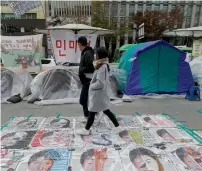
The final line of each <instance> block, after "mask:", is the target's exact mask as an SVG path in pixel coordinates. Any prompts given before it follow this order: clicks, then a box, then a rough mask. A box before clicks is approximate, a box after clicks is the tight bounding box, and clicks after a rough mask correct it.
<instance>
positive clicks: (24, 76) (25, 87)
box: [1, 68, 33, 103]
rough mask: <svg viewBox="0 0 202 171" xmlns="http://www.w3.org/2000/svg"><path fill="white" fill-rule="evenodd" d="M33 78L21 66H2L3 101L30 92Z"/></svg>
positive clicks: (26, 94) (23, 95)
mask: <svg viewBox="0 0 202 171" xmlns="http://www.w3.org/2000/svg"><path fill="white" fill-rule="evenodd" d="M32 80H33V78H32V76H31V75H30V74H29V72H27V71H25V70H23V69H20V68H1V102H2V103H4V102H7V100H8V99H9V98H10V97H13V96H15V95H20V97H21V98H23V97H25V96H28V95H29V94H30V92H31V91H30V84H31V82H32Z"/></svg>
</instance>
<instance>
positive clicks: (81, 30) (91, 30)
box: [35, 24, 114, 35]
mask: <svg viewBox="0 0 202 171" xmlns="http://www.w3.org/2000/svg"><path fill="white" fill-rule="evenodd" d="M48 30H67V31H69V32H73V33H75V34H98V35H105V34H113V33H114V31H111V30H108V29H104V28H100V27H92V26H88V25H85V24H66V25H63V26H54V27H48V28H46V29H45V30H35V32H37V33H43V34H48Z"/></svg>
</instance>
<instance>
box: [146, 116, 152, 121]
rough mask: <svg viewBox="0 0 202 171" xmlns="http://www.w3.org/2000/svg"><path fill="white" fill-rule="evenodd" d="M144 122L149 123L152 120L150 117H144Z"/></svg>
mask: <svg viewBox="0 0 202 171" xmlns="http://www.w3.org/2000/svg"><path fill="white" fill-rule="evenodd" d="M144 120H145V121H146V122H148V121H150V120H152V119H151V118H150V117H148V116H147V117H144Z"/></svg>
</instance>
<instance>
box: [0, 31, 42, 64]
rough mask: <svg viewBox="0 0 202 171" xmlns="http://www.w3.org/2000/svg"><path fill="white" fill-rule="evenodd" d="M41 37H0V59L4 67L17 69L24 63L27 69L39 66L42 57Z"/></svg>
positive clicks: (40, 35) (39, 35)
mask: <svg viewBox="0 0 202 171" xmlns="http://www.w3.org/2000/svg"><path fill="white" fill-rule="evenodd" d="M42 39H43V35H42V34H38V35H29V36H1V58H2V59H3V64H4V66H5V67H11V66H12V67H18V66H19V65H20V66H21V64H22V63H26V64H27V65H28V67H34V66H36V65H40V63H41V57H43V55H44V49H43V47H42Z"/></svg>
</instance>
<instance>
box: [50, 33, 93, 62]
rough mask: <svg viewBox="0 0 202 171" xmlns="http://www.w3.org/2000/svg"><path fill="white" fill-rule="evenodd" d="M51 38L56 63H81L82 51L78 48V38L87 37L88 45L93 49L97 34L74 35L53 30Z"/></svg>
mask: <svg viewBox="0 0 202 171" xmlns="http://www.w3.org/2000/svg"><path fill="white" fill-rule="evenodd" d="M50 36H51V40H52V46H53V52H54V55H55V60H56V63H58V62H61V63H63V62H69V63H79V62H80V56H81V51H80V49H79V47H78V38H79V37H80V36H86V38H87V40H88V45H89V46H91V47H92V48H94V47H95V44H96V39H97V35H96V34H88V35H85V34H74V33H71V32H68V31H65V30H52V31H51V32H50Z"/></svg>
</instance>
